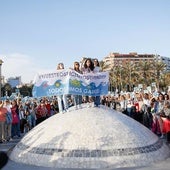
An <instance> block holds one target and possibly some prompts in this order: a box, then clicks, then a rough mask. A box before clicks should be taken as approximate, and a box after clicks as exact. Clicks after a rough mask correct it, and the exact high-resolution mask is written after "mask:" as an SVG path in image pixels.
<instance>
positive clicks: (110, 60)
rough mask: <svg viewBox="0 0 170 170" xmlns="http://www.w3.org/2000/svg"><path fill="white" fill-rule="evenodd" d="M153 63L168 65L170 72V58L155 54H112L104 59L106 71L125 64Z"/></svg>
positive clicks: (167, 68) (167, 69)
mask: <svg viewBox="0 0 170 170" xmlns="http://www.w3.org/2000/svg"><path fill="white" fill-rule="evenodd" d="M143 60H144V61H152V60H159V61H162V62H163V63H164V64H166V71H170V58H168V57H162V56H160V55H155V54H138V53H136V52H133V53H129V54H120V53H110V54H109V55H108V56H106V57H105V58H104V59H103V63H104V65H105V66H107V67H106V69H105V70H111V68H113V67H114V66H116V65H122V63H123V62H127V61H128V62H133V63H138V62H139V61H143Z"/></svg>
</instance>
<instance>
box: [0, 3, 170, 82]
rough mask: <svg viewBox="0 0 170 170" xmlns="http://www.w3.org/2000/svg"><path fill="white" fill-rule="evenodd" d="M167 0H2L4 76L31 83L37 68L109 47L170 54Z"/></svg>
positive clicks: (47, 68)
mask: <svg viewBox="0 0 170 170" xmlns="http://www.w3.org/2000/svg"><path fill="white" fill-rule="evenodd" d="M169 9H170V1H169V0H84V1H83V0H36V1H35V0H29V1H21V0H0V24H1V27H0V59H2V60H3V61H4V63H3V65H2V75H3V76H5V78H6V79H7V78H9V77H16V76H21V79H22V82H23V83H29V82H30V81H31V80H33V79H34V76H35V75H36V73H38V72H49V71H54V70H56V66H57V64H58V63H59V62H63V63H64V64H65V68H69V67H72V66H73V63H74V61H80V60H81V59H82V57H91V58H98V59H99V60H102V59H103V58H104V57H106V56H107V55H108V54H109V53H111V52H118V53H125V54H127V53H130V52H137V53H139V54H159V55H161V56H166V57H170V48H169V44H170V21H169V18H170V10H169Z"/></svg>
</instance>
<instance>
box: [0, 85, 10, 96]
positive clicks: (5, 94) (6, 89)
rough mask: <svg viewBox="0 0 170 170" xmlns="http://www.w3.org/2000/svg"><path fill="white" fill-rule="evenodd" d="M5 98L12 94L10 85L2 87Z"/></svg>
mask: <svg viewBox="0 0 170 170" xmlns="http://www.w3.org/2000/svg"><path fill="white" fill-rule="evenodd" d="M2 94H3V96H10V95H11V94H12V87H11V85H10V84H9V83H6V84H4V86H3V87H2Z"/></svg>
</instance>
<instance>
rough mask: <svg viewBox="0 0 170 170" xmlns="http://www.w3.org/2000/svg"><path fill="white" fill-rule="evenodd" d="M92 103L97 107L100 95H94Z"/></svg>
mask: <svg viewBox="0 0 170 170" xmlns="http://www.w3.org/2000/svg"><path fill="white" fill-rule="evenodd" d="M94 105H95V106H97V107H98V106H99V105H100V96H95V98H94Z"/></svg>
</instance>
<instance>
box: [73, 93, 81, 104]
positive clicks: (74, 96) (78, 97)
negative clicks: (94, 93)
mask: <svg viewBox="0 0 170 170" xmlns="http://www.w3.org/2000/svg"><path fill="white" fill-rule="evenodd" d="M73 98H74V104H75V105H80V104H82V96H81V95H73Z"/></svg>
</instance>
